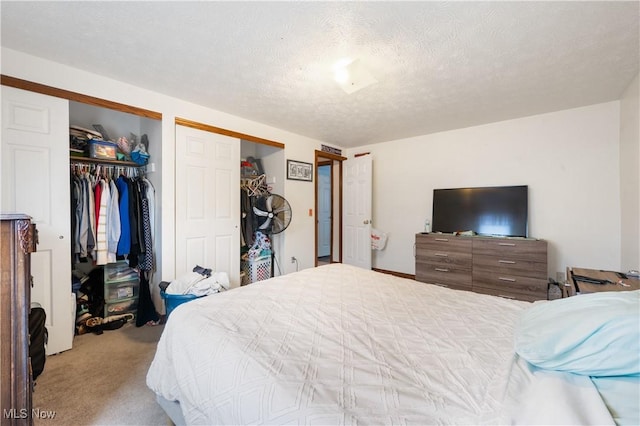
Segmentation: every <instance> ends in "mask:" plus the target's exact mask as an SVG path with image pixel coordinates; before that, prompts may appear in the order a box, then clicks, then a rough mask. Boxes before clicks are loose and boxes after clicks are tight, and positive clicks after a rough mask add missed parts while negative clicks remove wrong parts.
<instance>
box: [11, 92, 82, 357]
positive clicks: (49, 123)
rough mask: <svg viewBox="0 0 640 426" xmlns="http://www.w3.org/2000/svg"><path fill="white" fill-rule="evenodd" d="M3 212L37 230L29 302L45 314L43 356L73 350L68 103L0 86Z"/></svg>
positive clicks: (32, 256)
mask: <svg viewBox="0 0 640 426" xmlns="http://www.w3.org/2000/svg"><path fill="white" fill-rule="evenodd" d="M1 187H2V206H1V210H2V211H3V212H21V213H26V214H28V215H29V216H31V217H32V218H33V221H34V222H35V223H36V226H37V228H38V241H39V243H38V246H37V252H36V253H33V254H32V255H31V275H32V276H33V288H32V289H31V301H32V302H36V303H39V304H40V305H42V307H43V308H44V310H45V312H46V314H47V322H46V327H47V330H48V331H49V340H48V344H47V354H48V355H49V354H54V353H57V352H62V351H65V350H67V349H71V345H72V342H73V334H74V325H75V324H74V323H75V318H73V308H74V306H73V303H74V301H73V298H72V292H71V239H70V238H71V230H70V229H71V219H70V214H71V212H70V206H69V203H70V201H69V198H70V190H69V103H68V101H67V100H64V99H60V98H54V97H51V96H46V95H41V94H38V93H32V92H28V91H24V90H19V89H14V88H11V87H5V86H3V87H2V185H1Z"/></svg>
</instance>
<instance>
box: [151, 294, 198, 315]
mask: <svg viewBox="0 0 640 426" xmlns="http://www.w3.org/2000/svg"><path fill="white" fill-rule="evenodd" d="M160 296H161V297H162V299H163V300H164V307H165V310H166V312H165V313H166V316H167V319H169V314H171V311H173V310H174V309H175V308H177V307H178V306H179V305H182V304H183V303H186V302H189V301H191V300H195V299H197V298H198V296H196V295H195V294H167V293H165V292H164V291H161V292H160Z"/></svg>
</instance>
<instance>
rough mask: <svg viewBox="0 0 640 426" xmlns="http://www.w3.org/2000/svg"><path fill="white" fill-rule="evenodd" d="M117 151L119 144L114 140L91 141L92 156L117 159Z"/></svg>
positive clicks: (90, 154)
mask: <svg viewBox="0 0 640 426" xmlns="http://www.w3.org/2000/svg"><path fill="white" fill-rule="evenodd" d="M116 152H117V145H116V144H115V143H113V142H106V141H101V140H95V139H92V140H90V141H89V156H90V157H91V158H101V159H105V160H115V159H116Z"/></svg>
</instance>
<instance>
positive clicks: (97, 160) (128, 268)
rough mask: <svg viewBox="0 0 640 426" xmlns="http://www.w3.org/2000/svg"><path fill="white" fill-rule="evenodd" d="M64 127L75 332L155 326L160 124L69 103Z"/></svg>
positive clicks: (150, 120) (120, 113)
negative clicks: (153, 286)
mask: <svg viewBox="0 0 640 426" xmlns="http://www.w3.org/2000/svg"><path fill="white" fill-rule="evenodd" d="M69 126H70V136H69V144H70V145H69V146H70V149H69V151H70V156H69V165H70V191H71V204H70V209H71V211H70V222H71V237H72V241H71V263H72V265H71V267H72V290H73V293H74V295H75V297H76V305H75V306H76V310H75V318H76V322H75V324H76V326H75V333H76V334H84V333H87V332H94V333H97V334H100V333H102V332H103V331H104V330H113V329H116V328H119V327H121V326H122V325H124V324H125V323H126V322H129V321H135V323H136V325H138V326H140V325H144V324H147V323H157V322H158V321H159V319H160V318H159V316H158V314H157V312H158V309H157V308H156V305H157V304H158V303H161V301H158V300H155V301H154V300H153V298H152V296H151V292H150V288H149V283H150V282H152V281H153V273H154V271H156V270H157V268H158V262H159V260H160V259H159V256H157V253H159V248H160V243H161V241H160V235H159V233H158V229H160V226H159V224H160V221H161V220H162V218H161V216H160V210H161V209H159V208H158V206H159V196H160V191H161V187H160V184H161V182H160V181H159V179H156V178H155V176H159V173H158V171H159V170H160V166H161V161H160V158H159V154H160V152H161V150H160V138H161V122H160V120H155V119H150V118H146V117H141V116H138V115H135V114H130V113H126V112H122V111H118V110H112V109H107V108H102V107H97V106H93V105H87V104H83V103H79V102H74V101H70V103H69ZM84 135H86V137H84ZM136 153H137V154H138V155H135V154H136ZM140 153H142V154H146V155H145V156H141V155H140ZM158 307H159V306H158Z"/></svg>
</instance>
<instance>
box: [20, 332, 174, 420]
mask: <svg viewBox="0 0 640 426" xmlns="http://www.w3.org/2000/svg"><path fill="white" fill-rule="evenodd" d="M163 328H164V326H162V325H159V326H155V327H150V326H143V327H136V326H135V324H133V323H129V324H126V325H125V326H124V327H122V328H121V329H119V330H112V331H105V332H104V334H102V335H96V334H84V335H82V336H76V337H75V338H74V341H73V349H71V350H69V351H66V352H63V353H60V354H57V355H52V356H49V357H47V360H46V363H45V367H44V371H43V372H42V374H41V375H40V377H38V379H37V383H36V387H35V391H34V394H33V408H34V410H35V412H38V411H39V412H40V413H41V416H42V417H47V416H49V415H50V414H53V413H55V416H54V417H53V419H51V418H40V419H34V424H35V425H42V426H44V425H166V424H168V417H167V416H166V415H165V414H164V411H162V409H161V408H160V407H159V406H158V405H157V404H156V402H155V395H154V394H153V392H151V391H150V390H149V388H147V386H146V375H147V370H148V368H149V365H150V364H151V360H152V359H153V356H154V354H155V349H156V344H157V342H158V339H159V338H160V334H161V333H162V330H163Z"/></svg>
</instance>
